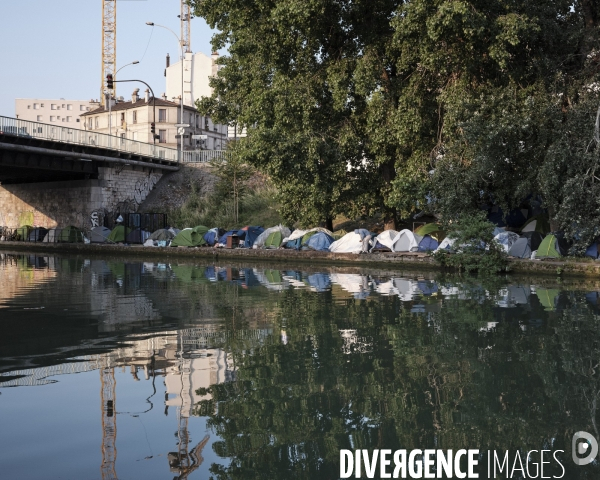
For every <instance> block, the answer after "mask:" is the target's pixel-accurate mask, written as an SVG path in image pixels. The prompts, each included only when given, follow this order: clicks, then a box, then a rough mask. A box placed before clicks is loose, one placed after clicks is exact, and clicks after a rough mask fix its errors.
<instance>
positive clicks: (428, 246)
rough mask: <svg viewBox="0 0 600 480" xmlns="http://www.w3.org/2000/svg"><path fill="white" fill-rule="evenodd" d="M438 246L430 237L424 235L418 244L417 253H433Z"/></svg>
mask: <svg viewBox="0 0 600 480" xmlns="http://www.w3.org/2000/svg"><path fill="white" fill-rule="evenodd" d="M439 246H440V244H439V243H438V241H437V240H436V239H435V238H433V237H432V236H431V235H425V236H424V237H423V239H422V240H421V241H420V242H419V247H418V249H417V251H418V252H434V251H435V250H436V249H437V248H438V247H439Z"/></svg>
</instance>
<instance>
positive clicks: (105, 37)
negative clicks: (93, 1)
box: [100, 0, 117, 106]
mask: <svg viewBox="0 0 600 480" xmlns="http://www.w3.org/2000/svg"><path fill="white" fill-rule="evenodd" d="M116 69H117V0H102V73H101V78H100V101H101V102H102V105H103V106H106V95H105V93H106V92H107V90H106V85H105V81H106V75H108V74H111V75H112V76H113V78H114V76H115V73H116ZM116 91H117V89H116V87H115V88H114V90H113V91H112V92H108V93H110V94H112V95H115V94H116Z"/></svg>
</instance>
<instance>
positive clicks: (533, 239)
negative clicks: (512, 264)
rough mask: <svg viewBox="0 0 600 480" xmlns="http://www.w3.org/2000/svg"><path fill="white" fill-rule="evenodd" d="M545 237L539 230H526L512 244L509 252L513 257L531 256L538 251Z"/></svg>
mask: <svg viewBox="0 0 600 480" xmlns="http://www.w3.org/2000/svg"><path fill="white" fill-rule="evenodd" d="M543 239H544V238H543V237H542V235H541V234H540V233H538V232H525V233H524V234H523V235H521V237H520V238H519V239H518V240H517V241H515V243H513V244H512V247H510V249H509V251H508V254H509V255H510V256H511V257H517V258H531V253H532V252H534V251H536V250H537V249H538V248H539V246H540V244H541V243H542V240H543Z"/></svg>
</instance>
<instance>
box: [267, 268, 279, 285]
mask: <svg viewBox="0 0 600 480" xmlns="http://www.w3.org/2000/svg"><path fill="white" fill-rule="evenodd" d="M265 277H267V280H268V281H269V283H281V282H282V281H283V280H282V278H281V272H280V271H279V270H265Z"/></svg>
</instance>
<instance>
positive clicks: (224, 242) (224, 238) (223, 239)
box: [215, 230, 238, 247]
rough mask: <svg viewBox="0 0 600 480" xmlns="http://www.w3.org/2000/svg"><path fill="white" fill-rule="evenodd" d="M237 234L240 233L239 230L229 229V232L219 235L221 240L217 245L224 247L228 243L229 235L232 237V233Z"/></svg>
mask: <svg viewBox="0 0 600 480" xmlns="http://www.w3.org/2000/svg"><path fill="white" fill-rule="evenodd" d="M237 234H238V230H229V231H228V232H225V233H224V234H223V235H221V237H219V241H218V242H217V245H219V246H221V247H224V246H225V245H227V237H231V236H232V235H237ZM215 246H216V245H215Z"/></svg>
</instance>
